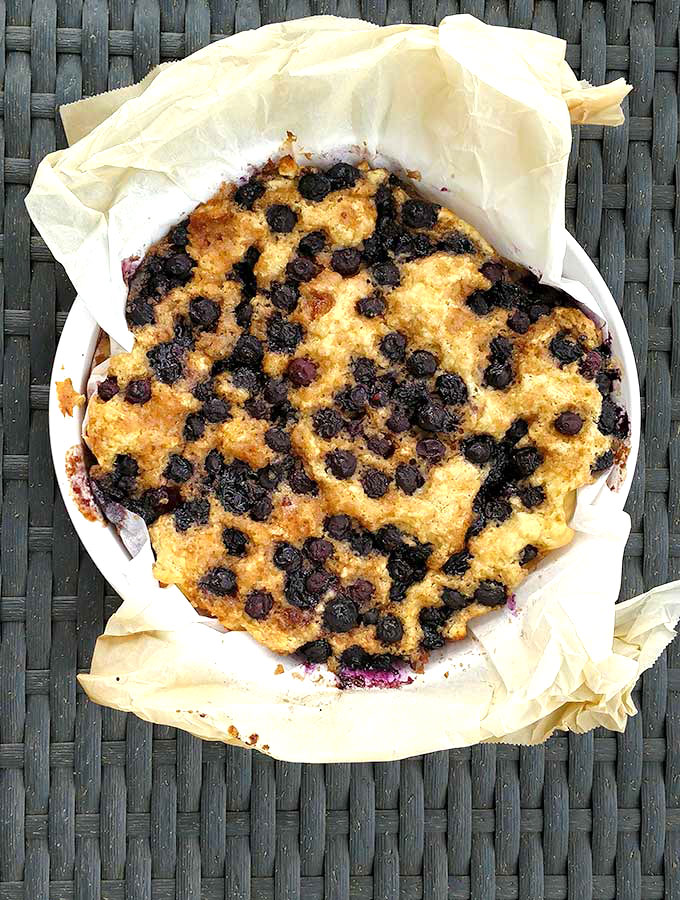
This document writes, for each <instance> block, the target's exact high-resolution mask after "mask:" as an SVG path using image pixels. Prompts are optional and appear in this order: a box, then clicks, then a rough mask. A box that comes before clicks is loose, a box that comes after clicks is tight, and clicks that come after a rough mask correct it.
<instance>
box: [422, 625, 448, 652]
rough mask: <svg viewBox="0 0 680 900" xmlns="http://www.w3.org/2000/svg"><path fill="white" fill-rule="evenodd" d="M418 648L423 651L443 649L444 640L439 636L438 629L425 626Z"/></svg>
mask: <svg viewBox="0 0 680 900" xmlns="http://www.w3.org/2000/svg"><path fill="white" fill-rule="evenodd" d="M420 646H421V647H422V648H423V650H437V649H438V648H439V647H443V646H444V638H443V637H442V635H441V634H440V632H439V629H437V628H433V627H432V626H431V625H425V626H424V627H423V639H422V640H421V642H420Z"/></svg>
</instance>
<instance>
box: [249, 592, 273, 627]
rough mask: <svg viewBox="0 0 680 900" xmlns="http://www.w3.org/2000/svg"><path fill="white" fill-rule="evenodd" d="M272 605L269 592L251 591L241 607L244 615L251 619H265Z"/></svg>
mask: <svg viewBox="0 0 680 900" xmlns="http://www.w3.org/2000/svg"><path fill="white" fill-rule="evenodd" d="M273 605H274V598H273V597H272V595H271V594H270V593H269V591H251V592H250V593H249V594H248V596H247V597H246V602H245V605H244V607H243V609H244V611H245V614H246V615H247V616H250V618H251V619H258V620H259V619H266V618H267V616H268V615H269V613H270V612H271V609H272V606H273Z"/></svg>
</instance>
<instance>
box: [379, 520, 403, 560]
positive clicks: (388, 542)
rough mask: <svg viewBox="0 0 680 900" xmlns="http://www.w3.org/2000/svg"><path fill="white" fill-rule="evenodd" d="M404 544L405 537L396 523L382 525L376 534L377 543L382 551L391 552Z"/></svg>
mask: <svg viewBox="0 0 680 900" xmlns="http://www.w3.org/2000/svg"><path fill="white" fill-rule="evenodd" d="M403 544H404V538H403V536H402V533H401V531H400V530H399V529H398V528H397V526H396V525H382V526H381V527H380V528H379V529H378V531H377V532H376V535H375V545H376V547H377V548H378V550H380V551H381V553H387V554H389V553H391V552H392V550H398V549H399V548H400V547H402V546H403Z"/></svg>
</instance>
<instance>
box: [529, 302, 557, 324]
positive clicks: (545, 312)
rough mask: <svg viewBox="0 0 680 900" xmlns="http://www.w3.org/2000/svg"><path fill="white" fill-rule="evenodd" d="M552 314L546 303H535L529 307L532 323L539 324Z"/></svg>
mask: <svg viewBox="0 0 680 900" xmlns="http://www.w3.org/2000/svg"><path fill="white" fill-rule="evenodd" d="M551 312H552V309H551V307H550V306H548V305H547V304H546V303H534V304H532V306H530V307H529V319H530V321H531V322H538V320H539V319H541V318H542V317H543V316H549V315H550V313H551Z"/></svg>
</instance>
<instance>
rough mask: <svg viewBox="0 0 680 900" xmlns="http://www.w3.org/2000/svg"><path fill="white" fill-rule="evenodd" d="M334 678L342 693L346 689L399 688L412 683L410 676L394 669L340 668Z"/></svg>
mask: <svg viewBox="0 0 680 900" xmlns="http://www.w3.org/2000/svg"><path fill="white" fill-rule="evenodd" d="M336 678H337V681H338V687H339V688H340V690H342V691H344V690H347V689H348V688H399V687H401V686H402V685H403V684H412V683H413V678H412V677H411V676H410V675H407V674H406V672H403V671H399V670H398V669H396V668H390V669H387V670H386V671H382V670H376V669H346V668H340V669H338V672H337V675H336Z"/></svg>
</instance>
